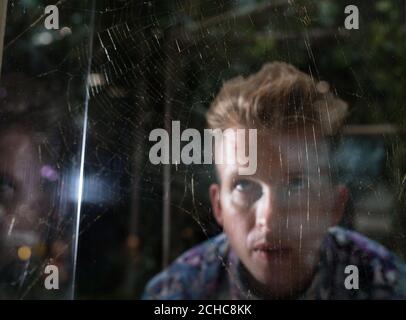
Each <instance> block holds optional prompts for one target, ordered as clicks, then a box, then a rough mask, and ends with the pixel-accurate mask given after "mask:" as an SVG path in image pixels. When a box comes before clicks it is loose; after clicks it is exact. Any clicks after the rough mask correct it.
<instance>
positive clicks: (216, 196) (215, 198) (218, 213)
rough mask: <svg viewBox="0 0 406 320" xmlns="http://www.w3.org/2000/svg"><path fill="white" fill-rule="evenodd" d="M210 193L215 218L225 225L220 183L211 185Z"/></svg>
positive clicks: (221, 224)
mask: <svg viewBox="0 0 406 320" xmlns="http://www.w3.org/2000/svg"><path fill="white" fill-rule="evenodd" d="M209 193H210V202H211V207H212V209H213V215H214V218H215V219H216V221H217V223H218V224H219V225H220V226H223V216H222V210H221V203H220V185H218V184H217V183H213V184H212V185H211V186H210V189H209Z"/></svg>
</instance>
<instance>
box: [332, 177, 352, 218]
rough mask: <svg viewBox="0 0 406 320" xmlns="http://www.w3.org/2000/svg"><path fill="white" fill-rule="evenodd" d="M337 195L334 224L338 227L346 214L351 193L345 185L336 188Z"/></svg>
mask: <svg viewBox="0 0 406 320" xmlns="http://www.w3.org/2000/svg"><path fill="white" fill-rule="evenodd" d="M335 194H336V197H335V199H334V209H333V224H334V225H337V224H338V223H339V222H340V221H341V219H342V217H343V215H344V213H345V206H346V204H347V201H348V198H349V191H348V188H347V187H346V186H345V185H343V184H340V185H338V186H336V187H335Z"/></svg>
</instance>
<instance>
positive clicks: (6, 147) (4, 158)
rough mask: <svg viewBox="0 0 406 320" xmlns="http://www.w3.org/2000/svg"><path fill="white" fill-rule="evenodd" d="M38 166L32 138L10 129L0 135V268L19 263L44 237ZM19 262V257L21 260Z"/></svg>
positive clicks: (45, 209)
mask: <svg viewBox="0 0 406 320" xmlns="http://www.w3.org/2000/svg"><path fill="white" fill-rule="evenodd" d="M40 171H41V162H40V154H39V149H38V145H37V144H36V143H35V142H34V140H33V135H32V134H30V133H27V132H24V131H23V130H22V129H18V128H15V129H9V130H7V131H4V132H2V134H1V135H0V247H1V249H2V252H1V257H0V261H1V264H5V263H8V262H9V261H11V260H14V259H18V258H19V256H18V248H21V247H23V246H24V247H28V248H32V247H34V246H35V245H38V243H39V241H40V238H41V237H42V236H43V230H44V229H45V225H46V217H47V215H48V214H49V207H47V206H46V205H45V203H46V201H45V195H44V192H43V191H42V189H41V174H40ZM20 258H21V257H20Z"/></svg>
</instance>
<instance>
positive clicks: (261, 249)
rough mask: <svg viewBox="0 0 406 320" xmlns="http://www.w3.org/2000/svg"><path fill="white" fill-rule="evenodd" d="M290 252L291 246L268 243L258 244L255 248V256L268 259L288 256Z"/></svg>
mask: <svg viewBox="0 0 406 320" xmlns="http://www.w3.org/2000/svg"><path fill="white" fill-rule="evenodd" d="M290 253H291V249H290V248H284V247H275V246H271V245H269V244H266V243H264V244H259V245H256V246H255V247H254V248H253V254H254V257H256V258H258V259H261V260H267V261H269V260H274V259H281V258H286V257H287V256H288V255H289V254H290Z"/></svg>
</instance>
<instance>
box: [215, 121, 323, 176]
mask: <svg viewBox="0 0 406 320" xmlns="http://www.w3.org/2000/svg"><path fill="white" fill-rule="evenodd" d="M247 137H248V133H246V135H245V137H244V136H241V135H240V136H238V135H236V134H232V132H228V133H226V134H224V138H223V140H222V141H223V143H222V144H223V145H222V148H223V149H221V148H220V149H217V148H216V149H217V150H218V151H220V150H222V151H225V152H226V154H231V153H235V154H237V155H238V152H236V151H237V150H238V148H241V147H242V148H245V154H247V152H248V143H249V141H248V139H247ZM244 138H245V143H241V140H243V139H244ZM256 148H257V154H258V169H261V168H262V169H263V168H264V167H273V168H278V169H279V168H280V169H282V170H284V171H286V170H289V171H291V172H293V171H310V172H320V174H323V172H326V173H327V172H328V170H329V167H330V165H329V151H328V140H327V139H326V138H325V137H324V136H323V135H322V134H321V133H320V132H319V131H318V130H316V129H314V130H313V128H300V127H299V128H292V129H289V130H283V131H276V130H270V129H258V130H257V143H256ZM218 169H219V170H221V171H223V170H225V171H227V172H233V171H236V170H237V169H238V161H237V163H236V164H235V165H232V166H230V165H221V166H219V167H218ZM260 171H261V170H260ZM258 173H259V174H260V172H258Z"/></svg>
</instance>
